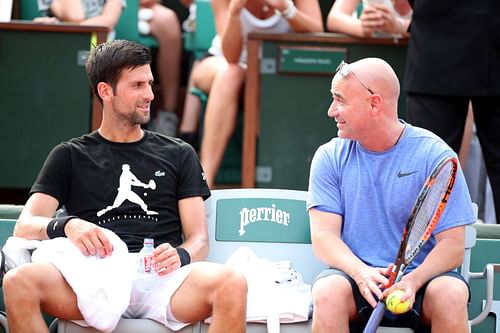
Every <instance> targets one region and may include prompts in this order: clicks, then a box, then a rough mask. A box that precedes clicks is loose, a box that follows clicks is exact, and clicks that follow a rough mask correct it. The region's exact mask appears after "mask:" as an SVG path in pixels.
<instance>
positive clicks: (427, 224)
mask: <svg viewBox="0 0 500 333" xmlns="http://www.w3.org/2000/svg"><path fill="white" fill-rule="evenodd" d="M457 169H458V161H457V158H456V157H445V158H444V159H443V160H442V161H441V162H439V164H438V165H437V166H436V168H435V169H434V170H433V171H432V173H431V175H430V176H429V177H428V178H427V180H426V181H425V184H424V186H423V187H422V189H421V190H420V193H419V195H418V197H417V200H416V201H415V204H414V205H413V209H412V211H411V214H410V217H409V218H408V222H407V223H406V227H405V229H404V231H403V237H402V239H401V244H400V246H399V251H398V255H397V257H396V261H395V263H394V265H393V269H392V271H391V273H390V275H389V282H388V283H387V285H386V286H385V288H386V289H387V288H389V287H391V286H392V285H393V284H394V283H396V282H398V281H399V280H401V277H402V276H403V274H404V272H405V270H406V268H408V266H409V265H410V263H411V262H412V261H413V259H415V257H416V256H417V254H418V252H419V251H420V249H421V248H422V247H423V246H424V244H425V243H426V242H427V240H428V239H429V237H430V236H431V234H432V232H433V230H434V228H435V227H436V224H437V223H438V221H439V218H440V217H441V215H442V214H443V211H444V209H445V207H446V204H447V203H448V199H449V197H450V194H451V191H452V190H453V185H454V184H455V177H456V175H457ZM384 312H385V302H384V301H382V300H379V301H378V303H377V306H376V307H375V309H374V310H373V312H372V314H371V316H370V318H369V319H368V323H367V324H366V326H365V329H364V331H363V333H375V331H376V330H377V328H378V326H379V325H380V322H381V321H382V318H383V317H384Z"/></svg>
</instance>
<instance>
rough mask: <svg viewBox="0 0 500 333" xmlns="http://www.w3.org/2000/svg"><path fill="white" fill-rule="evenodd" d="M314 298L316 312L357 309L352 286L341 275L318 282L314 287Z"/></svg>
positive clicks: (331, 276) (330, 276)
mask: <svg viewBox="0 0 500 333" xmlns="http://www.w3.org/2000/svg"><path fill="white" fill-rule="evenodd" d="M312 297H313V303H314V311H322V310H323V309H325V310H327V311H331V309H344V310H350V309H351V308H354V307H355V302H354V296H353V294H352V288H351V285H350V283H349V281H347V280H346V279H345V278H344V277H342V276H340V275H329V276H326V277H323V278H321V279H319V280H317V281H316V282H315V283H314V284H313V287H312ZM328 309H329V310H328Z"/></svg>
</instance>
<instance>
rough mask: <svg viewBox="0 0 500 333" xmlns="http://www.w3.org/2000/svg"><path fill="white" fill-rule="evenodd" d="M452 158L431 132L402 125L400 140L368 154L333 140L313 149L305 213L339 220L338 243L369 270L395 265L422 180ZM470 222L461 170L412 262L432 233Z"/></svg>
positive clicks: (346, 142) (352, 143)
mask: <svg viewBox="0 0 500 333" xmlns="http://www.w3.org/2000/svg"><path fill="white" fill-rule="evenodd" d="M449 155H453V156H456V154H455V153H454V152H453V150H452V149H451V148H449V146H447V145H446V143H445V142H444V141H443V140H441V139H440V138H439V137H437V136H436V135H434V134H433V133H431V132H429V131H427V130H424V129H421V128H418V127H413V126H411V125H410V124H406V128H405V129H404V132H403V134H402V136H401V138H400V140H399V142H398V143H397V144H396V145H395V146H394V147H392V148H391V149H389V150H387V151H385V152H372V151H368V150H366V149H365V148H363V147H362V146H361V145H360V144H359V143H358V142H357V141H351V140H347V139H340V138H334V139H332V140H331V141H330V142H328V143H326V144H324V145H322V146H320V147H319V148H318V150H317V151H316V153H315V155H314V157H313V160H312V163H311V171H310V178H309V192H308V199H307V209H310V208H316V209H318V210H321V211H325V212H331V213H336V214H339V215H341V216H342V217H343V225H342V239H343V241H344V242H345V243H346V244H347V246H348V247H349V248H350V249H351V251H352V252H353V253H354V254H355V255H356V256H357V257H359V258H360V259H361V260H363V261H364V262H365V263H367V264H368V265H370V266H374V267H386V266H388V265H389V264H390V263H392V262H394V260H395V259H396V255H397V253H398V249H399V243H400V240H401V237H402V234H403V230H404V227H405V225H406V223H407V221H408V217H409V215H410V212H411V209H412V207H413V205H414V203H415V200H416V198H417V196H418V194H419V192H420V189H421V188H422V186H423V184H424V182H425V180H426V178H427V177H428V176H429V175H430V174H431V172H432V170H433V169H434V168H435V167H436V166H437V164H438V163H439V162H440V161H441V160H442V159H443V158H444V157H445V156H449ZM473 222H475V214H474V211H473V208H472V205H471V199H470V195H469V191H468V189H467V185H466V183H465V178H464V176H463V173H462V170H461V169H460V168H459V170H458V174H457V178H456V181H455V186H454V188H453V191H452V193H451V195H450V199H449V201H448V204H447V206H446V209H445V211H444V213H443V215H442V216H441V219H440V220H439V222H438V224H437V226H436V229H435V230H434V233H433V235H432V236H431V238H430V239H429V241H428V242H427V244H426V245H425V246H424V247H423V249H422V250H421V252H420V254H419V255H418V256H417V258H416V259H415V260H414V261H413V263H412V265H411V266H410V267H409V270H411V269H412V268H414V267H416V266H418V265H419V264H420V263H421V262H422V261H423V260H424V258H425V256H427V254H428V253H429V252H430V250H431V249H432V247H433V246H434V245H435V238H434V235H435V234H438V233H440V232H442V231H444V230H447V229H449V228H452V227H456V226H461V225H466V224H471V223H473Z"/></svg>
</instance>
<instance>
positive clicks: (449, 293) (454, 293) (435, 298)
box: [423, 276, 469, 319]
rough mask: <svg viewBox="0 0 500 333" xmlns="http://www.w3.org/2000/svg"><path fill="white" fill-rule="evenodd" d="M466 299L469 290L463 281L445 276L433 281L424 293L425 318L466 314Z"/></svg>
mask: <svg viewBox="0 0 500 333" xmlns="http://www.w3.org/2000/svg"><path fill="white" fill-rule="evenodd" d="M468 299H469V289H468V288H467V285H466V284H465V283H464V282H463V281H461V280H459V279H456V278H452V277H446V276H444V277H440V278H437V279H434V280H433V281H431V282H430V283H429V285H428V286H427V289H426V291H425V296H424V308H423V310H424V314H425V315H426V316H425V317H427V318H429V317H430V318H429V319H431V318H432V317H434V316H439V315H440V314H445V315H449V314H452V313H454V314H456V315H459V314H461V313H466V311H467V303H468Z"/></svg>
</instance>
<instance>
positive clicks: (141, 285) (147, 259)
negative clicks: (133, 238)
mask: <svg viewBox="0 0 500 333" xmlns="http://www.w3.org/2000/svg"><path fill="white" fill-rule="evenodd" d="M153 249H154V240H153V239H152V238H144V246H143V247H142V249H141V251H139V260H138V267H137V268H138V279H137V289H138V290H140V291H141V292H144V293H148V292H151V291H152V290H153V289H154V288H155V285H156V278H157V275H156V271H155V270H154V268H153V264H152V262H153V258H152V253H153Z"/></svg>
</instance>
